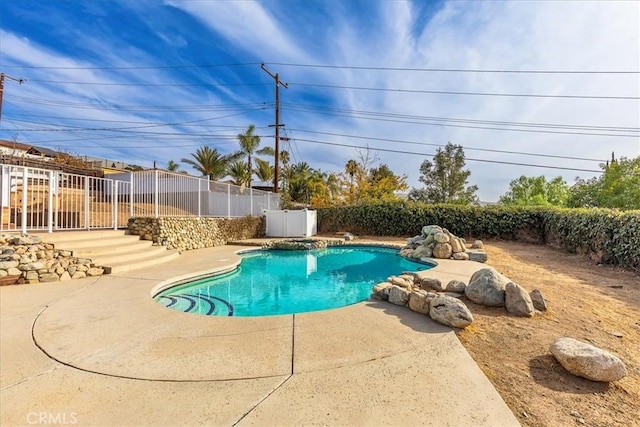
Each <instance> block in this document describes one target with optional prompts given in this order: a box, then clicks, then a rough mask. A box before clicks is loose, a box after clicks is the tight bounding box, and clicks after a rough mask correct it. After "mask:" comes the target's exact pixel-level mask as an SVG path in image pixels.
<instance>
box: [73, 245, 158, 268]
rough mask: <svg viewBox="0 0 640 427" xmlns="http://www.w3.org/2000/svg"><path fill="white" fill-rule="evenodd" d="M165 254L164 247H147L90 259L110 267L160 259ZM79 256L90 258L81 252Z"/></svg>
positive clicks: (119, 251)
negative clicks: (144, 259)
mask: <svg viewBox="0 0 640 427" xmlns="http://www.w3.org/2000/svg"><path fill="white" fill-rule="evenodd" d="M146 243H149V242H146ZM166 252H168V251H167V248H166V247H165V246H148V247H146V248H145V249H143V250H141V249H140V248H133V249H127V250H118V251H113V252H111V253H110V254H106V253H103V254H101V255H95V256H94V257H93V258H91V259H92V260H93V262H95V263H96V264H100V265H108V266H111V265H113V264H121V263H123V262H127V261H131V262H133V261H137V260H139V259H143V258H148V257H150V256H157V257H159V258H161V257H162V255H164V254H165V253H166ZM79 256H81V257H82V258H90V257H89V256H88V255H85V252H83V253H82V255H79Z"/></svg>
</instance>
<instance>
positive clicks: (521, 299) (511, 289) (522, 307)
mask: <svg viewBox="0 0 640 427" xmlns="http://www.w3.org/2000/svg"><path fill="white" fill-rule="evenodd" d="M504 306H505V308H506V309H507V311H508V312H509V313H511V314H513V315H514V316H521V317H531V316H533V313H534V312H535V310H534V308H533V302H531V297H530V296H529V294H528V293H527V291H525V290H524V288H523V287H522V286H520V285H518V284H517V283H513V282H509V283H507V285H506V286H505V288H504Z"/></svg>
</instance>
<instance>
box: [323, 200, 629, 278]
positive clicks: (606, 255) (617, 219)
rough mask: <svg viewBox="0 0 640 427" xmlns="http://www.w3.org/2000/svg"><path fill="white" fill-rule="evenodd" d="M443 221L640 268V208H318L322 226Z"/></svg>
mask: <svg viewBox="0 0 640 427" xmlns="http://www.w3.org/2000/svg"><path fill="white" fill-rule="evenodd" d="M429 224H438V225H440V226H442V227H445V228H447V229H448V230H449V231H451V232H452V233H453V234H456V235H458V236H464V237H476V238H496V237H497V238H501V239H505V240H519V241H526V242H529V243H531V242H536V243H544V244H550V245H552V246H556V247H560V248H563V249H565V250H566V251H568V252H570V253H579V254H585V255H588V256H589V257H591V258H592V259H593V260H595V261H596V262H599V263H609V264H615V265H619V266H621V267H625V268H633V269H636V270H640V211H627V212H618V211H613V210H608V209H559V208H542V207H508V206H488V207H478V206H459V205H431V204H425V203H414V202H392V203H382V204H367V205H356V206H340V207H332V208H321V209H318V231H319V232H321V233H328V232H336V231H350V232H352V233H356V234H365V235H371V236H414V235H417V234H419V233H420V230H421V229H422V227H423V226H424V225H429Z"/></svg>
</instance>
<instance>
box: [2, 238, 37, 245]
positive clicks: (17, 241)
mask: <svg viewBox="0 0 640 427" xmlns="http://www.w3.org/2000/svg"><path fill="white" fill-rule="evenodd" d="M9 241H10V242H11V244H13V245H37V244H38V243H42V237H40V236H16V237H14V238H13V239H10V240H9Z"/></svg>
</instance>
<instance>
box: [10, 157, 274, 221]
mask: <svg viewBox="0 0 640 427" xmlns="http://www.w3.org/2000/svg"><path fill="white" fill-rule="evenodd" d="M0 167H1V173H0V205H1V208H2V209H1V210H0V230H2V231H18V230H19V231H22V232H25V233H26V232H27V231H28V230H48V231H49V232H51V231H54V230H74V229H77V230H79V229H83V230H88V229H93V228H114V229H117V228H120V227H126V225H127V221H128V220H129V218H130V217H133V216H151V217H162V216H195V217H212V216H213V217H227V218H231V217H241V216H246V215H254V216H258V215H261V214H262V212H263V210H273V209H279V208H280V197H279V195H278V194H275V193H270V192H265V191H260V190H254V189H251V188H244V187H238V186H235V185H231V184H225V183H220V182H212V181H209V180H207V179H203V178H197V177H192V176H188V175H183V174H176V173H172V172H166V171H159V170H149V171H140V172H133V173H126V174H114V175H109V176H108V178H95V177H87V176H82V175H73V174H68V173H64V172H60V171H52V170H45V169H37V168H29V167H23V166H13V165H0Z"/></svg>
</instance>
